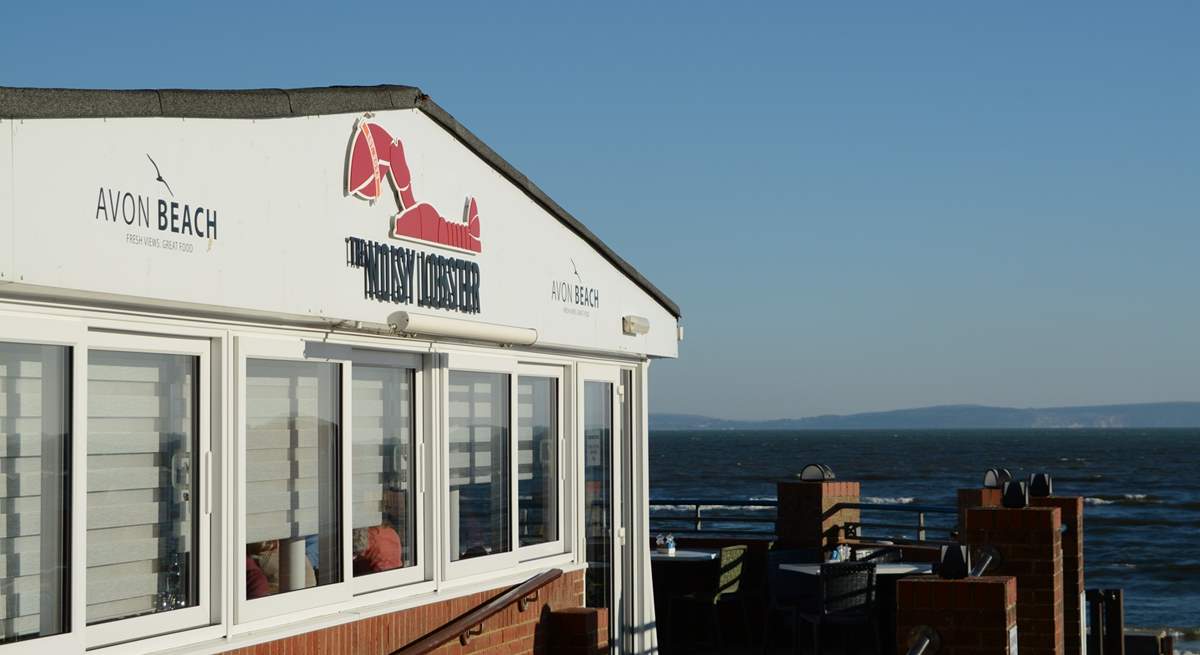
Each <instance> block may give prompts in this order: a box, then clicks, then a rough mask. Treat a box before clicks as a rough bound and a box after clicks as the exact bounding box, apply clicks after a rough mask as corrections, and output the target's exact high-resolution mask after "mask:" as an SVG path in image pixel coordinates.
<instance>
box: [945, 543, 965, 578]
mask: <svg viewBox="0 0 1200 655" xmlns="http://www.w3.org/2000/svg"><path fill="white" fill-rule="evenodd" d="M970 574H971V553H970V551H968V550H967V547H966V546H942V554H941V557H940V558H939V559H938V577H940V578H942V579H943V580H962V579H963V578H965V577H967V576H968V575H970Z"/></svg>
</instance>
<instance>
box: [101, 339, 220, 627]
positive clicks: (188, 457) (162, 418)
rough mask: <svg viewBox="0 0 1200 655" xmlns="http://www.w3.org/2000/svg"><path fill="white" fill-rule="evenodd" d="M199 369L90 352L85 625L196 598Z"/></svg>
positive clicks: (170, 359)
mask: <svg viewBox="0 0 1200 655" xmlns="http://www.w3.org/2000/svg"><path fill="white" fill-rule="evenodd" d="M196 367H197V360H196V358H195V357H192V356H188V355H162V354H152V353H128V352H108V351H98V350H93V351H91V352H89V353H88V391H87V395H88V397H87V406H88V419H87V420H88V436H87V451H88V456H87V466H88V481H87V486H88V489H87V491H88V493H87V512H88V514H87V533H88V536H87V539H88V548H87V622H88V623H89V624H94V623H100V622H103V621H113V620H116V619H124V618H129V617H133V616H141V615H143V614H152V613H154V612H166V611H169V610H173V609H178V608H181V607H193V606H195V605H196V604H197V603H198V596H197V576H198V567H199V562H198V561H197V553H198V548H197V539H198V538H199V536H198V531H197V523H196V520H197V517H196V508H195V499H196V494H197V487H196V485H197V482H196V480H197V476H196V475H195V474H194V473H195V471H196V470H197V466H196V450H197V439H198V435H199V429H198V420H199V417H198V416H197V412H196V404H197V383H196Z"/></svg>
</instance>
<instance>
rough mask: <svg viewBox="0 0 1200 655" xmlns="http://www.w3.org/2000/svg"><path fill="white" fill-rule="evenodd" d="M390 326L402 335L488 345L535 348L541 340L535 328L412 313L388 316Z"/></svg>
mask: <svg viewBox="0 0 1200 655" xmlns="http://www.w3.org/2000/svg"><path fill="white" fill-rule="evenodd" d="M388 324H389V325H391V326H392V329H394V330H395V331H396V332H399V333H400V334H415V335H422V336H430V337H447V338H451V339H466V340H469V341H486V342H488V343H498V344H503V345H509V346H531V345H533V344H534V343H535V342H536V341H537V338H538V333H537V330H534V329H532V328H521V327H511V326H508V325H496V324H494V323H476V322H474V321H464V320H461V319H457V318H446V317H444V316H428V315H426V314H411V313H409V312H393V313H392V314H391V315H390V316H388Z"/></svg>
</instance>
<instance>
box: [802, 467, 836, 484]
mask: <svg viewBox="0 0 1200 655" xmlns="http://www.w3.org/2000/svg"><path fill="white" fill-rule="evenodd" d="M833 478H834V475H833V469H831V468H829V467H828V466H825V465H824V464H809V465H808V466H805V467H804V468H803V469H800V479H801V480H808V481H821V480H832V479H833Z"/></svg>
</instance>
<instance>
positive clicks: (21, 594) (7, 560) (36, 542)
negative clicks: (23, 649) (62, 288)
mask: <svg viewBox="0 0 1200 655" xmlns="http://www.w3.org/2000/svg"><path fill="white" fill-rule="evenodd" d="M70 361H71V349H70V348H66V347H62V346H42V345H32V344H29V345H26V344H17V343H6V342H0V472H2V473H3V475H4V478H5V482H6V484H5V486H4V488H3V491H2V492H0V494H2V496H0V519H3V523H2V524H0V525H2V527H0V568H2V570H3V577H2V578H0V605H2V606H3V608H4V613H3V615H0V617H2V618H0V643H8V642H13V641H17V640H23V639H31V638H34V637H45V636H49V635H55V634H61V633H64V632H66V631H67V630H68V629H69V626H68V623H67V608H68V606H69V605H68V601H69V598H70V594H69V588H68V580H67V571H68V564H69V558H68V551H67V543H68V541H67V533H68V530H69V523H68V509H69V508H70V506H71V504H70V497H71V494H70V475H69V470H70V469H69V462H70V449H71V442H70V439H71V429H70V424H71V416H70V407H71V387H72V385H71V366H70Z"/></svg>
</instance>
